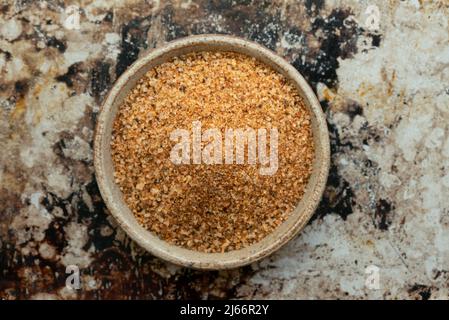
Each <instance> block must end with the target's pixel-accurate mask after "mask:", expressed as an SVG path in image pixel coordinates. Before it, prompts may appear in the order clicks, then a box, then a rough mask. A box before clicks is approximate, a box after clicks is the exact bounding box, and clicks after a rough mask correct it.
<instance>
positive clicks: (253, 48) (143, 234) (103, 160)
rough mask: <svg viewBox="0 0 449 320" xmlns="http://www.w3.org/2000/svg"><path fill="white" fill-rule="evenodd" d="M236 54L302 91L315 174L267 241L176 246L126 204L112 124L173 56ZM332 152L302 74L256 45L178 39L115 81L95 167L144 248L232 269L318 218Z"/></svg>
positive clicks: (178, 260)
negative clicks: (200, 248) (212, 249)
mask: <svg viewBox="0 0 449 320" xmlns="http://www.w3.org/2000/svg"><path fill="white" fill-rule="evenodd" d="M214 50H219V51H235V52H240V53H243V54H246V55H249V56H253V57H255V58H257V59H258V60H260V61H262V62H264V63H265V64H267V65H269V66H271V67H272V68H273V69H275V70H276V71H278V72H280V73H281V74H283V75H284V76H285V77H286V78H287V79H289V80H290V81H291V82H292V83H293V84H294V85H295V87H296V88H297V90H298V92H299V93H300V94H301V96H302V97H303V99H304V102H305V104H306V106H307V108H308V109H309V111H310V113H311V119H312V133H313V139H314V143H315V160H314V164H313V171H312V175H311V177H310V180H309V182H308V185H307V188H306V190H305V194H304V196H303V197H302V199H301V200H300V202H299V204H298V205H297V207H296V208H295V210H294V211H293V212H292V214H291V215H290V217H289V218H288V219H287V221H285V222H284V223H283V224H282V225H281V226H279V227H278V228H277V229H276V230H275V231H274V232H273V233H272V234H270V235H269V236H267V237H265V238H264V239H263V240H262V241H260V242H258V243H256V244H254V245H251V246H248V247H246V248H243V249H241V250H235V251H230V252H225V253H203V252H197V251H193V250H188V249H184V248H181V247H178V246H174V245H171V244H169V243H167V242H165V241H163V240H161V239H159V238H158V237H157V236H155V235H154V234H152V233H151V232H149V231H147V230H145V229H144V228H143V227H142V226H140V225H139V224H138V222H137V220H136V219H135V218H134V215H133V214H132V212H131V211H130V209H129V208H128V207H127V205H126V203H125V202H124V200H123V196H122V193H121V191H120V189H119V188H118V186H117V185H116V184H115V182H114V180H113V171H114V168H113V163H112V158H111V149H110V142H111V133H112V124H113V121H114V119H115V116H116V114H117V111H118V109H119V107H120V105H121V104H122V101H123V100H124V98H125V97H126V96H127V94H128V92H129V90H131V89H132V88H133V87H134V86H135V84H136V83H137V81H138V80H139V79H140V78H141V77H142V76H143V75H144V74H145V73H146V72H147V71H148V70H150V69H151V68H153V67H154V66H156V65H159V64H161V63H163V62H166V61H168V60H170V59H171V58H173V57H174V56H179V55H182V54H186V53H189V52H194V51H196V52H197V51H214ZM329 163H330V148H329V134H328V131H327V124H326V120H325V117H324V114H323V112H322V110H321V106H320V104H319V102H318V100H317V98H316V96H315V94H314V93H313V91H312V89H311V88H310V87H309V85H308V84H307V82H306V81H305V80H304V78H303V77H302V76H301V75H300V74H299V72H298V71H297V70H296V69H295V68H294V67H293V66H291V65H290V64H289V63H288V62H286V61H285V60H284V59H283V58H281V57H279V56H277V55H276V54H275V53H273V52H271V51H270V50H268V49H266V48H265V47H262V46H260V45H258V44H256V43H253V42H249V41H247V40H243V39H240V38H236V37H232V36H223V35H200V36H191V37H187V38H183V39H180V40H175V41H173V42H170V43H167V44H166V45H164V46H163V47H160V48H158V49H154V50H152V51H149V52H147V53H146V54H144V55H143V57H142V58H141V59H139V60H137V61H136V62H135V63H134V64H133V65H132V66H130V67H129V68H128V70H127V71H126V72H125V73H124V74H122V76H121V77H120V78H119V79H118V80H117V81H116V83H115V84H114V86H113V87H112V89H111V90H110V92H109V94H108V96H107V97H106V99H105V101H104V103H103V105H102V109H101V111H100V114H99V116H98V122H97V127H96V131H95V139H94V165H95V173H96V177H97V182H98V185H99V188H100V192H101V194H102V196H103V199H104V201H105V203H106V205H107V207H108V209H109V210H110V212H111V214H112V215H113V216H114V218H115V219H116V220H117V222H118V224H119V225H120V226H121V227H122V228H123V229H124V231H125V232H126V233H127V234H128V235H129V236H130V237H131V238H132V239H133V240H135V241H136V242H137V243H138V244H139V245H141V246H142V247H143V248H145V249H146V250H148V251H149V252H151V253H152V254H154V255H155V256H158V257H160V258H162V259H165V260H168V261H170V262H172V263H175V264H179V265H183V266H187V267H192V268H197V269H228V268H234V267H238V266H242V265H246V264H249V263H252V262H254V261H256V260H259V259H261V258H263V257H266V256H267V255H269V254H271V253H272V252H274V251H275V250H277V249H279V248H280V247H281V246H282V245H283V244H285V243H286V242H287V241H288V240H290V239H291V238H293V237H294V236H295V235H296V234H297V233H298V232H299V231H301V230H302V228H303V227H304V226H305V225H306V223H307V221H308V220H309V219H310V217H311V216H312V215H313V213H314V211H315V209H316V207H317V205H318V203H319V201H320V199H321V196H322V193H323V191H324V187H325V185H326V181H327V175H328V172H329Z"/></svg>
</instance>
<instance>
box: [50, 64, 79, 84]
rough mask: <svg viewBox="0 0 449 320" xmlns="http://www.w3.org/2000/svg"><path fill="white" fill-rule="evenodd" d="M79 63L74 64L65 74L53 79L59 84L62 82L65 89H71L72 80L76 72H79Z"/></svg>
mask: <svg viewBox="0 0 449 320" xmlns="http://www.w3.org/2000/svg"><path fill="white" fill-rule="evenodd" d="M80 65H81V63H74V64H72V65H71V66H70V67H69V68H68V69H67V72H66V73H64V74H62V75H59V76H57V77H56V78H55V79H56V80H57V81H60V82H64V83H65V84H66V85H67V87H69V88H71V87H72V86H73V82H74V79H75V77H76V75H77V74H78V72H79V71H80Z"/></svg>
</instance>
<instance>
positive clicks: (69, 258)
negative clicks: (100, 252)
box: [61, 222, 93, 269]
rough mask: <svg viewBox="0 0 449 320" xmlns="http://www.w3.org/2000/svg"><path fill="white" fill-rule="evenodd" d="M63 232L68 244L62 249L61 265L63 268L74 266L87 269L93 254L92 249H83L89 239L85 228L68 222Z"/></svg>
mask: <svg viewBox="0 0 449 320" xmlns="http://www.w3.org/2000/svg"><path fill="white" fill-rule="evenodd" d="M64 231H65V234H66V240H67V242H68V244H67V246H66V247H65V248H64V252H63V254H62V257H61V263H62V264H63V265H64V266H69V265H76V266H77V267H79V268H80V269H82V268H87V267H88V266H89V264H90V262H91V261H92V256H91V254H92V252H93V248H92V247H91V248H90V249H88V250H87V251H86V250H84V249H83V248H84V246H85V245H86V243H87V241H88V238H89V236H88V234H87V226H85V225H83V224H80V223H76V222H70V223H69V224H68V225H67V226H66V227H64Z"/></svg>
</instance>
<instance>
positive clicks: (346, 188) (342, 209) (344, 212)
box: [314, 165, 355, 220]
mask: <svg viewBox="0 0 449 320" xmlns="http://www.w3.org/2000/svg"><path fill="white" fill-rule="evenodd" d="M354 204H355V199H354V193H353V191H352V189H351V186H350V184H349V183H348V182H347V181H346V180H345V179H344V178H342V177H341V176H340V175H339V173H338V169H337V167H336V166H335V165H331V168H330V170H329V177H328V182H327V186H326V189H325V191H324V193H323V197H322V199H321V202H320V204H319V205H318V208H317V210H316V212H315V215H314V217H315V218H316V217H320V218H322V217H324V216H325V215H327V214H330V213H335V214H338V215H339V216H340V217H341V218H342V219H343V220H346V219H347V217H348V216H349V215H350V214H352V213H353V206H354Z"/></svg>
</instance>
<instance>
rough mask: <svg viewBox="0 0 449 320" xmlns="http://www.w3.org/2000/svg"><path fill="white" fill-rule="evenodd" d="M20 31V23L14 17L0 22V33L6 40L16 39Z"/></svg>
mask: <svg viewBox="0 0 449 320" xmlns="http://www.w3.org/2000/svg"><path fill="white" fill-rule="evenodd" d="M21 33H22V23H21V22H20V21H17V20H16V19H14V18H13V19H8V20H7V21H6V22H2V23H1V27H0V34H1V36H2V37H3V38H5V39H6V40H8V41H13V40H16V39H17V38H18V37H19V36H20V34H21Z"/></svg>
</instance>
